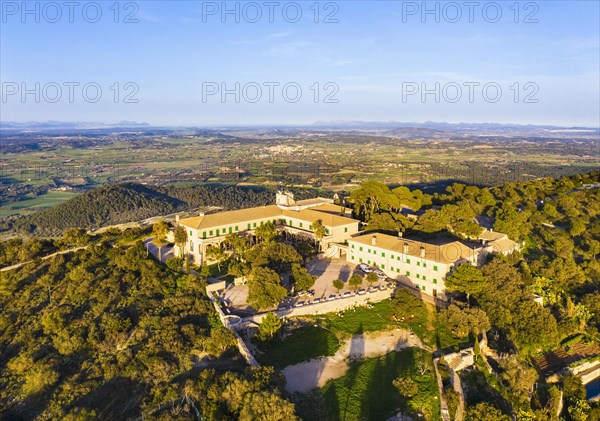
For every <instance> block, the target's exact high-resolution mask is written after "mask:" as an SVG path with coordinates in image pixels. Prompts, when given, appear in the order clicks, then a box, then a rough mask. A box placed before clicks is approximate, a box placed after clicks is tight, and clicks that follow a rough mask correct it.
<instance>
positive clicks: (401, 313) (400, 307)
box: [391, 288, 427, 323]
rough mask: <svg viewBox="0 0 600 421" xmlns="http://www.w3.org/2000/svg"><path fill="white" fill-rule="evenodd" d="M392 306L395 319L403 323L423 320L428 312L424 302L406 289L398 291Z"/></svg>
mask: <svg viewBox="0 0 600 421" xmlns="http://www.w3.org/2000/svg"><path fill="white" fill-rule="evenodd" d="M391 306H392V312H393V314H394V318H395V319H396V320H398V321H399V322H401V323H411V322H413V321H415V320H421V319H423V317H424V316H425V313H426V311H427V309H426V308H425V304H423V301H421V299H420V298H419V297H416V296H414V295H413V294H412V293H411V292H410V291H409V290H408V289H406V288H400V289H398V290H397V291H396V293H395V295H394V298H392V301H391Z"/></svg>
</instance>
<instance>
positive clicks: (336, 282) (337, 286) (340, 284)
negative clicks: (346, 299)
mask: <svg viewBox="0 0 600 421" xmlns="http://www.w3.org/2000/svg"><path fill="white" fill-rule="evenodd" d="M333 287H334V288H335V289H336V290H337V292H338V293H339V292H340V290H341V289H342V288H344V281H342V280H341V279H334V280H333Z"/></svg>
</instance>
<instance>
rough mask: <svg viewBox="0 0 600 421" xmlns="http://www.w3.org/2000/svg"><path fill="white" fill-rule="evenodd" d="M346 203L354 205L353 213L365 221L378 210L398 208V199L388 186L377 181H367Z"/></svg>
mask: <svg viewBox="0 0 600 421" xmlns="http://www.w3.org/2000/svg"><path fill="white" fill-rule="evenodd" d="M348 201H349V202H351V203H353V204H354V212H356V213H357V214H361V215H364V218H365V220H366V221H368V220H369V219H371V217H373V215H374V214H375V213H376V212H379V211H380V210H392V209H398V208H400V201H399V200H398V197H397V196H396V195H395V194H394V193H392V192H391V191H390V189H389V188H388V186H386V185H385V184H383V183H381V182H379V181H368V182H366V183H364V184H362V185H361V186H360V188H358V189H357V190H355V191H353V192H352V194H351V195H350V197H349V198H348Z"/></svg>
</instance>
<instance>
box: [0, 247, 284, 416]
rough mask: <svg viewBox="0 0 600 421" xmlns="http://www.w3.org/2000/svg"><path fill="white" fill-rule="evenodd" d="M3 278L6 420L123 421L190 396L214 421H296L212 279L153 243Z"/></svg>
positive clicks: (0, 365) (99, 251) (91, 250)
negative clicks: (234, 328)
mask: <svg viewBox="0 0 600 421" xmlns="http://www.w3.org/2000/svg"><path fill="white" fill-rule="evenodd" d="M0 275H1V281H0V308H1V309H2V311H1V313H0V390H2V394H1V395H0V418H2V419H14V420H29V419H34V418H39V419H56V420H57V419H86V420H94V419H98V420H100V419H101V420H123V419H128V418H130V417H136V416H139V415H141V413H142V412H144V413H146V414H148V413H151V412H152V410H153V409H154V408H155V407H156V406H157V405H160V404H162V403H165V402H171V401H172V400H173V399H179V398H181V397H183V396H185V395H186V394H187V396H188V397H191V398H192V399H194V401H195V405H196V406H197V407H198V408H200V411H201V412H202V413H203V415H204V416H205V418H206V419H230V418H235V419H245V420H257V419H265V418H264V417H265V413H266V412H265V411H270V410H269V409H268V408H269V407H277V408H278V413H277V414H276V415H277V416H275V418H274V417H273V416H270V417H269V418H268V419H273V420H275V419H294V408H293V405H292V404H290V403H289V402H288V401H287V400H285V398H283V397H282V394H281V392H280V390H283V382H282V379H281V377H280V376H279V375H278V374H276V373H275V372H274V371H273V369H270V368H260V369H252V370H251V369H244V367H245V364H244V362H243V360H242V359H241V357H240V356H239V354H238V351H237V348H236V347H235V339H234V337H233V335H232V333H231V332H229V331H228V330H226V329H225V328H224V327H223V326H222V325H221V324H220V322H219V319H218V317H217V316H216V313H215V311H214V308H213V307H212V304H211V303H210V301H209V300H208V298H207V297H206V295H205V293H204V284H205V281H204V280H203V279H202V278H199V277H197V276H193V275H186V274H180V273H175V272H172V271H170V270H169V269H167V268H166V267H164V266H162V265H159V264H158V263H157V262H156V261H155V260H154V259H153V257H152V256H150V257H148V256H147V254H146V251H145V249H144V247H143V245H142V243H141V242H137V243H135V244H134V245H131V246H129V247H128V248H126V247H123V246H117V245H116V243H111V242H108V241H99V242H95V243H92V244H91V245H89V246H88V247H87V249H85V250H81V251H78V252H76V253H73V254H68V255H64V256H57V257H55V258H53V259H48V260H46V261H43V262H41V263H39V262H36V263H31V264H28V265H26V266H24V267H23V268H20V269H18V270H15V271H10V272H2V273H0ZM200 367H202V369H203V371H202V373H201V374H199V371H200ZM223 370H232V371H228V372H227V373H226V374H222V372H223ZM188 415H189V414H188ZM270 415H271V414H270ZM177 418H179V419H182V418H183V419H185V414H181V416H178V417H177ZM147 419H152V417H149V418H148V417H147Z"/></svg>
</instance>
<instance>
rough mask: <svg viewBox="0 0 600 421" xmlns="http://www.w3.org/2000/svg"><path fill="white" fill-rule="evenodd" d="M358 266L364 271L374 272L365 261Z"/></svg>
mask: <svg viewBox="0 0 600 421" xmlns="http://www.w3.org/2000/svg"><path fill="white" fill-rule="evenodd" d="M358 268H359V269H360V270H362V271H363V272H364V273H371V272H373V269H372V268H371V267H370V266H369V265H365V264H364V263H361V264H360V265H358Z"/></svg>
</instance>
